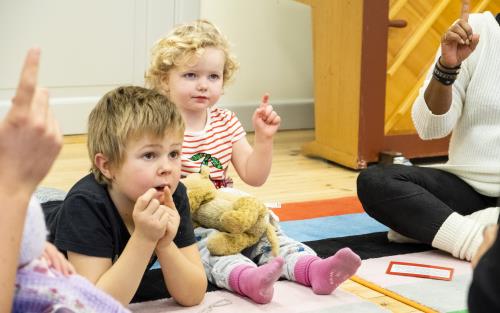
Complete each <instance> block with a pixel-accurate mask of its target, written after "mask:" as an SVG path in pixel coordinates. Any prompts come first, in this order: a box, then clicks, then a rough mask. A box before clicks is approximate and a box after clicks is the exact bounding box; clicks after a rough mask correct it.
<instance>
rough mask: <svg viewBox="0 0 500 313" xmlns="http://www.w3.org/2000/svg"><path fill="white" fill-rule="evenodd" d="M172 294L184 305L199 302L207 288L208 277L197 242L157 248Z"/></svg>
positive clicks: (164, 275)
mask: <svg viewBox="0 0 500 313" xmlns="http://www.w3.org/2000/svg"><path fill="white" fill-rule="evenodd" d="M156 255H157V256H158V260H159V261H160V264H161V269H162V273H163V278H164V279H165V284H166V286H167V289H168V292H169V293H170V295H171V296H172V297H173V298H174V299H175V301H177V303H179V304H180V305H183V306H193V305H197V304H199V303H200V302H201V301H202V300H203V297H204V296H205V292H206V290H207V277H206V275H205V270H204V268H203V265H202V263H201V258H200V254H199V252H198V247H197V246H196V244H193V245H190V246H187V247H184V248H181V249H179V248H178V247H177V246H176V245H175V243H174V242H171V243H170V244H169V245H168V246H163V247H161V248H157V249H156Z"/></svg>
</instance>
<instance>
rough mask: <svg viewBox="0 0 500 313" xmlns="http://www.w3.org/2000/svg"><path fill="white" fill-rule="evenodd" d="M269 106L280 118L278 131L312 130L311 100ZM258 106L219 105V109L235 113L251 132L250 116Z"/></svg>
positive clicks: (312, 111)
mask: <svg viewBox="0 0 500 313" xmlns="http://www.w3.org/2000/svg"><path fill="white" fill-rule="evenodd" d="M271 104H272V106H273V108H274V110H275V111H276V112H278V114H279V115H280V117H281V126H280V130H285V129H312V128H314V100H313V99H290V100H283V101H276V102H271ZM258 106H259V103H248V104H239V105H237V106H236V105H233V106H231V105H221V107H223V108H227V109H229V110H231V111H233V112H235V113H236V115H237V116H238V118H239V120H240V122H241V124H242V125H243V128H245V130H246V131H253V126H252V115H253V113H254V112H255V109H257V107H258Z"/></svg>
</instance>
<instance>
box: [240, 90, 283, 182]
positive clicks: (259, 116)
mask: <svg viewBox="0 0 500 313" xmlns="http://www.w3.org/2000/svg"><path fill="white" fill-rule="evenodd" d="M252 122H253V126H254V129H255V137H254V145H253V147H252V146H250V144H249V143H248V141H247V139H246V138H242V139H241V140H238V141H237V142H235V143H234V145H233V156H232V158H231V161H232V163H233V165H234V168H235V170H236V172H237V173H238V175H239V176H240V178H241V179H242V180H243V181H244V182H245V183H247V184H249V185H251V186H261V185H262V184H264V183H265V181H266V179H267V177H268V176H269V172H270V171H271V164H272V159H273V136H274V134H275V133H276V132H277V131H278V128H279V126H280V123H281V118H280V117H279V115H278V113H276V112H275V111H274V110H273V107H272V106H271V105H270V104H269V95H267V94H265V95H264V97H262V103H261V104H260V106H259V108H258V109H257V110H255V113H254V114H253V117H252Z"/></svg>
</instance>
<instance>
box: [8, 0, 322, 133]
mask: <svg viewBox="0 0 500 313" xmlns="http://www.w3.org/2000/svg"><path fill="white" fill-rule="evenodd" d="M200 16H201V17H203V18H207V19H210V20H212V21H213V22H215V23H216V24H217V25H218V26H219V27H220V28H221V30H222V31H223V32H224V33H225V34H226V36H227V37H228V38H229V40H230V41H231V42H232V44H233V45H234V54H235V55H236V56H237V58H238V60H239V62H240V64H241V68H240V71H239V72H238V73H237V74H236V76H235V80H234V82H233V83H232V84H231V85H229V86H227V88H226V94H225V96H224V97H223V98H222V99H221V102H220V104H221V105H222V106H225V107H228V108H229V109H232V110H234V111H236V113H237V114H238V115H239V116H240V119H241V120H242V123H243V125H244V126H245V127H246V128H247V129H250V123H249V121H250V116H251V114H252V112H253V110H254V109H255V107H256V106H257V105H258V103H259V101H260V97H261V95H262V94H263V93H264V92H269V93H270V94H271V103H272V104H273V105H274V106H275V107H276V109H277V110H278V112H279V113H280V115H281V116H282V117H283V123H282V128H283V129H285V128H310V127H313V108H312V97H313V91H312V90H313V81H312V52H311V51H312V44H311V22H310V11H309V8H308V7H307V6H305V5H302V4H300V3H298V2H295V1H293V0H281V1H280V0H104V1H100V0H72V1H67V0H50V1H47V0H46V1H43V0H16V1H6V0H0V51H1V56H2V57H1V58H0V73H2V74H1V75H0V117H1V116H3V115H4V113H5V112H6V110H7V109H8V107H9V105H10V98H11V97H12V95H13V93H14V89H15V86H16V84H17V80H18V75H19V70H20V68H21V64H22V61H23V58H24V55H25V52H26V50H27V49H28V47H30V46H33V45H35V44H36V45H38V46H40V47H41V48H42V63H41V72H40V82H41V85H43V86H45V87H48V88H49V90H50V92H51V96H52V98H51V99H52V100H51V105H52V107H53V108H54V111H55V114H56V118H57V119H58V121H59V123H60V124H61V126H62V130H63V132H64V133H65V134H71V133H83V132H85V130H86V120H87V116H88V113H89V112H90V110H91V109H92V107H93V106H94V105H95V103H96V102H97V100H98V99H99V97H100V96H101V95H102V94H103V93H105V92H106V91H108V90H110V89H111V88H113V87H115V86H118V85H122V84H137V85H143V75H144V71H145V69H146V67H147V65H148V55H149V50H150V47H151V45H152V44H153V42H154V41H155V40H156V39H157V38H158V37H160V36H161V35H163V34H165V33H166V32H168V31H169V30H170V29H171V28H172V27H173V25H175V24H177V23H180V22H183V21H188V20H192V19H195V18H198V17H200Z"/></svg>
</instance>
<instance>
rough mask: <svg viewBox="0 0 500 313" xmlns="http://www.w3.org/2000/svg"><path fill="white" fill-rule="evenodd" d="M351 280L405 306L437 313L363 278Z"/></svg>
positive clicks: (354, 277)
mask: <svg viewBox="0 0 500 313" xmlns="http://www.w3.org/2000/svg"><path fill="white" fill-rule="evenodd" d="M350 279H351V280H352V281H353V282H356V283H358V284H360V285H363V286H365V287H367V288H370V289H372V290H375V291H377V292H380V293H381V294H384V295H386V296H388V297H390V298H393V299H394V300H397V301H399V302H402V303H404V304H407V305H409V306H411V307H414V308H415V309H417V310H420V311H422V312H425V313H437V311H435V310H433V309H431V308H429V307H426V306H425V305H422V304H420V303H417V302H415V301H413V300H410V299H408V298H405V297H403V296H400V295H398V294H397V293H395V292H392V291H390V290H387V289H384V288H382V287H380V286H378V285H376V284H374V283H371V282H369V281H367V280H364V279H363V278H360V277H358V276H352V277H351V278H350Z"/></svg>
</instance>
